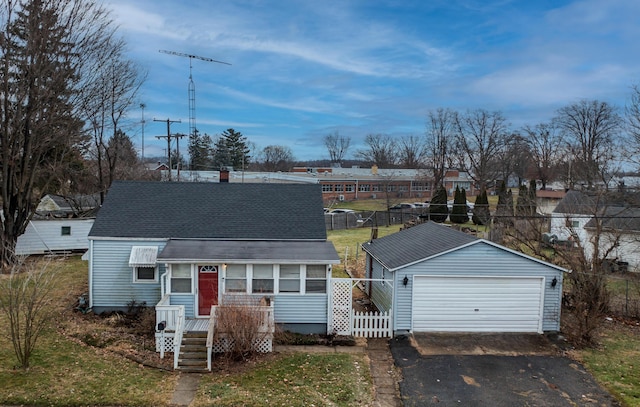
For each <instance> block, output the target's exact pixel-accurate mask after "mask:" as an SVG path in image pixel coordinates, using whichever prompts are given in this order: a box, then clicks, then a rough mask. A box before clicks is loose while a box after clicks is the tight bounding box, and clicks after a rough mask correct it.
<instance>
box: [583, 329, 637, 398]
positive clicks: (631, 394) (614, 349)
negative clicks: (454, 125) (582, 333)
mask: <svg viewBox="0 0 640 407" xmlns="http://www.w3.org/2000/svg"><path fill="white" fill-rule="evenodd" d="M600 343H601V345H600V347H599V348H597V349H586V350H583V351H581V352H580V355H581V358H582V360H583V363H584V365H585V367H586V368H587V369H588V370H589V371H590V372H591V373H592V374H593V375H594V377H595V378H596V380H598V382H600V383H601V384H602V385H603V386H605V387H606V388H607V390H609V392H611V394H613V395H614V397H616V399H618V400H619V401H621V402H623V403H624V405H626V406H629V407H631V406H640V369H638V366H640V336H639V335H638V332H628V329H621V330H606V331H605V333H604V334H603V335H602V337H601V339H600Z"/></svg>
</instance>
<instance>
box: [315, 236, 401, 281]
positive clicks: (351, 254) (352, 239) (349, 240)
mask: <svg viewBox="0 0 640 407" xmlns="http://www.w3.org/2000/svg"><path fill="white" fill-rule="evenodd" d="M399 230H400V225H394V226H386V227H385V226H381V227H378V237H383V236H387V235H389V234H391V233H395V232H397V231H399ZM327 238H328V240H329V241H331V242H332V243H333V246H334V247H335V248H336V251H337V252H338V255H339V256H340V260H341V261H342V263H341V264H339V265H336V266H334V267H333V272H332V274H333V277H336V278H346V277H349V276H348V275H347V273H345V271H344V264H345V257H346V258H347V262H348V264H349V265H350V266H352V265H354V264H355V261H356V260H357V259H359V258H360V257H361V256H363V253H362V250H361V249H360V245H361V244H362V243H364V242H367V241H369V240H370V239H371V228H356V229H345V230H329V231H327Z"/></svg>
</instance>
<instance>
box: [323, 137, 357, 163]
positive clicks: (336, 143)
mask: <svg viewBox="0 0 640 407" xmlns="http://www.w3.org/2000/svg"><path fill="white" fill-rule="evenodd" d="M324 145H325V146H326V147H327V151H328V152H329V160H331V162H332V163H337V164H341V163H342V160H343V159H344V157H345V156H346V155H347V151H349V146H350V145H351V138H350V137H347V136H343V135H341V134H340V133H338V132H337V131H336V132H334V133H333V134H327V135H326V136H324Z"/></svg>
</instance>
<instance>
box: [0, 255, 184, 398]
mask: <svg viewBox="0 0 640 407" xmlns="http://www.w3.org/2000/svg"><path fill="white" fill-rule="evenodd" d="M49 267H50V270H54V269H55V270H58V275H57V285H56V286H55V289H54V291H53V293H52V296H53V297H54V298H56V304H58V308H57V309H56V311H55V315H54V318H53V321H52V322H55V323H54V324H52V326H51V327H49V328H48V329H47V330H46V331H44V332H43V334H42V335H41V337H40V338H39V341H38V343H37V344H36V350H35V353H34V354H33V356H32V359H31V367H30V368H29V369H28V370H22V369H16V368H15V366H16V364H17V361H16V358H15V355H14V353H13V348H12V345H11V342H10V340H9V338H8V337H7V335H2V333H6V332H8V330H7V329H6V324H7V321H6V319H5V317H4V315H1V314H0V325H2V326H3V328H2V330H0V383H2V385H1V386H2V391H1V392H0V404H1V405H50V406H79V405H98V406H99V405H120V406H133V405H135V406H153V405H163V404H165V405H166V404H167V403H168V401H170V400H171V392H172V391H173V389H174V387H175V379H176V376H175V375H174V374H173V373H169V372H165V371H159V370H153V369H148V368H141V367H139V366H138V365H137V364H136V363H134V362H131V361H129V360H127V359H124V358H122V357H121V356H116V355H113V354H110V353H106V352H104V351H102V350H99V349H95V348H91V347H88V346H86V345H83V344H80V343H78V341H75V340H71V339H68V338H67V337H65V336H64V335H63V334H62V331H63V329H64V326H65V320H66V318H68V317H69V316H70V314H71V312H72V307H73V304H74V301H75V299H76V297H77V296H78V295H80V294H82V293H83V292H86V285H87V265H86V262H83V261H81V260H80V259H79V258H71V259H64V260H63V259H55V260H52V261H51V262H50V264H49Z"/></svg>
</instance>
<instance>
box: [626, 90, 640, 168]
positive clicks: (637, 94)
mask: <svg viewBox="0 0 640 407" xmlns="http://www.w3.org/2000/svg"><path fill="white" fill-rule="evenodd" d="M625 119H626V128H627V133H628V134H629V136H630V138H631V140H630V141H631V145H632V148H630V149H628V150H627V151H626V152H627V154H626V156H625V158H626V159H627V160H629V161H630V162H632V163H634V164H636V165H640V86H638V85H634V86H633V87H632V88H631V100H630V101H629V103H628V104H627V106H626V108H625Z"/></svg>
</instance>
